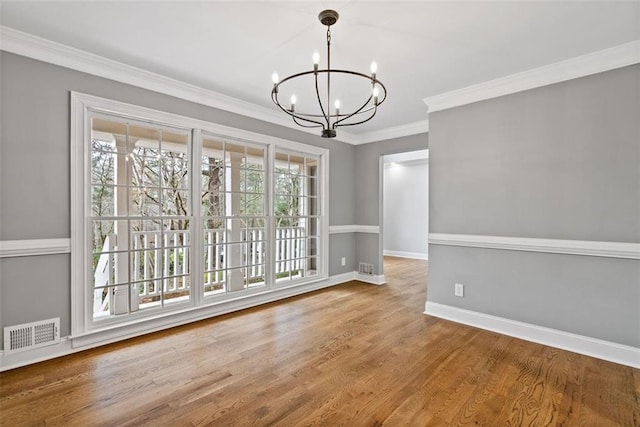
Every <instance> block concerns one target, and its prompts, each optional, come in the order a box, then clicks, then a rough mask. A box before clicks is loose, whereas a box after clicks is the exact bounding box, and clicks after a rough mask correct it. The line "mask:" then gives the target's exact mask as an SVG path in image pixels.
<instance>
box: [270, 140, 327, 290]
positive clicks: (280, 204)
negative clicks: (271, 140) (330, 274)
mask: <svg viewBox="0 0 640 427" xmlns="http://www.w3.org/2000/svg"><path fill="white" fill-rule="evenodd" d="M317 173H318V158H316V157H312V156H305V155H303V154H295V153H291V152H285V151H281V150H277V151H276V156H275V169H274V178H273V179H274V184H275V185H274V197H275V201H274V204H273V207H274V211H273V215H274V218H275V231H276V239H275V242H276V248H275V267H276V271H275V273H276V280H277V281H278V282H283V281H291V280H295V279H298V278H302V277H309V276H315V275H316V274H318V265H319V263H320V259H319V256H318V246H319V245H318V237H319V235H318V233H319V230H318V220H319V216H318V212H319V206H318V197H317V195H318V190H317V188H318V176H317Z"/></svg>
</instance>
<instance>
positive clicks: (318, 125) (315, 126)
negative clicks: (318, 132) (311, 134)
mask: <svg viewBox="0 0 640 427" xmlns="http://www.w3.org/2000/svg"><path fill="white" fill-rule="evenodd" d="M291 118H292V119H293V122H294V123H295V124H297V125H298V126H302V127H303V128H322V129H324V123H320V122H316V121H314V120H309V119H305V118H304V117H300V116H297V115H293V114H291ZM297 119H300V120H306V121H308V122H311V123H316V124H315V125H305V124H304V123H300V122H298V120H297Z"/></svg>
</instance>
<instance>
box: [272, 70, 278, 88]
mask: <svg viewBox="0 0 640 427" xmlns="http://www.w3.org/2000/svg"><path fill="white" fill-rule="evenodd" d="M271 80H273V84H274V85H277V84H278V81H279V80H280V77H278V73H276V72H275V71H274V72H273V74H271Z"/></svg>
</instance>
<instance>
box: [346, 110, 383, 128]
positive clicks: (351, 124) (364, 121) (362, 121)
mask: <svg viewBox="0 0 640 427" xmlns="http://www.w3.org/2000/svg"><path fill="white" fill-rule="evenodd" d="M372 108H373V113H371V115H370V116H369V117H368V118H366V119H364V120H361V121H359V122H354V123H344V124H341V125H339V126H340V127H342V126H355V125H361V124H362V123H366V122H368V121H369V120H371V119H373V117H374V116H375V115H376V113H377V112H378V107H377V106H374V107H372ZM366 111H371V108H369V109H367V110H366ZM366 111H361V113H364V112H366Z"/></svg>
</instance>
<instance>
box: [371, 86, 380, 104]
mask: <svg viewBox="0 0 640 427" xmlns="http://www.w3.org/2000/svg"><path fill="white" fill-rule="evenodd" d="M378 95H380V89H378V86H374V87H373V103H374V104H376V105H378Z"/></svg>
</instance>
